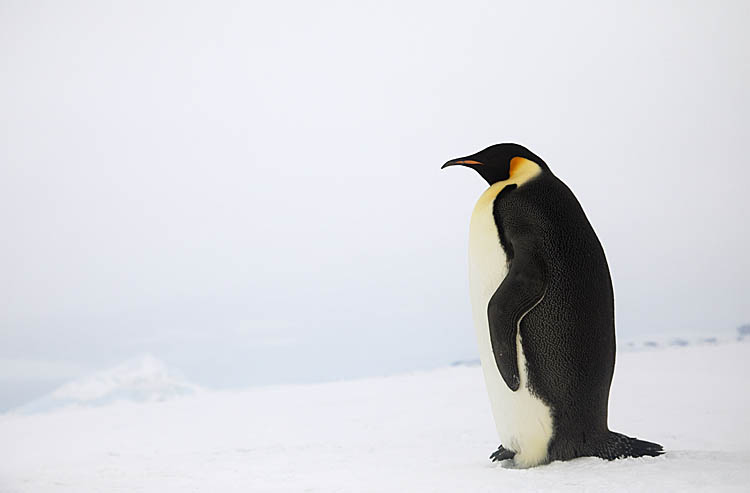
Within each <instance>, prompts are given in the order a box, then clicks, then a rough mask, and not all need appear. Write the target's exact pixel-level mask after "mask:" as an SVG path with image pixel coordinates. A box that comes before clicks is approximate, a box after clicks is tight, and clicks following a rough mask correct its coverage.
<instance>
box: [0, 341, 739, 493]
mask: <svg viewBox="0 0 750 493" xmlns="http://www.w3.org/2000/svg"><path fill="white" fill-rule="evenodd" d="M748 370H750V344H748V343H731V344H720V345H713V346H712V345H703V346H690V347H684V348H668V349H662V350H658V351H645V352H630V353H627V352H626V353H621V354H619V355H618V363H617V370H616V374H615V381H614V384H613V388H612V398H611V405H610V427H611V428H612V429H614V430H617V431H620V432H623V433H626V434H629V435H631V436H633V435H634V436H638V437H640V438H644V439H647V440H652V441H657V442H659V443H662V444H663V445H664V446H665V448H666V450H667V454H666V455H664V456H662V457H657V458H643V459H625V460H619V461H614V462H606V461H602V460H599V459H594V458H585V459H578V460H574V461H570V462H556V463H553V464H550V465H547V466H542V467H538V468H535V469H529V470H516V469H510V468H508V467H503V466H502V465H497V464H491V463H490V462H489V461H488V459H487V456H488V455H489V454H490V452H491V451H493V450H494V449H495V448H496V446H497V444H498V443H497V439H496V438H495V430H494V425H493V423H492V417H491V415H490V409H489V403H488V400H487V396H486V394H485V390H484V383H483V381H482V375H481V372H480V369H479V368H477V367H452V368H446V369H441V370H436V371H430V372H424V373H418V374H411V375H403V376H394V377H385V378H374V379H367V380H359V381H349V382H337V383H328V384H317V385H304V386H279V387H266V388H254V389H248V390H244V391H232V392H209V391H198V392H196V393H194V394H192V395H189V396H179V397H175V398H172V399H170V400H166V401H160V402H140V403H134V402H117V403H114V404H109V405H103V406H101V405H100V406H98V407H80V406H79V407H74V408H64V409H59V410H56V411H51V412H45V413H37V414H20V413H15V414H14V413H9V414H5V415H0V437H2V440H1V441H0V491H2V492H27V491H28V492H37V491H38V492H46V491H62V492H65V491H75V492H81V491H108V492H110V491H128V492H136V491H154V492H166V491H219V492H227V491H244V492H246V491H253V492H256V491H257V492H266V491H268V492H277V491H295V492H297V491H321V492H332V491H346V492H361V491H379V492H384V491H427V492H439V491H450V492H456V491H466V492H482V491H500V490H504V491H513V492H518V491H576V492H578V491H640V492H643V491H748V490H750V412H748V411H750V396H749V395H748V392H747V391H748V384H747V380H746V377H747V375H748V373H750V372H749V371H748Z"/></svg>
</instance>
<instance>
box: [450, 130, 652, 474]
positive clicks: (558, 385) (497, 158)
mask: <svg viewBox="0 0 750 493" xmlns="http://www.w3.org/2000/svg"><path fill="white" fill-rule="evenodd" d="M453 164H460V165H463V166H468V167H472V168H473V169H475V170H476V171H478V172H479V173H480V175H482V176H483V177H484V178H485V179H486V180H487V182H488V183H489V184H490V187H489V188H488V189H487V190H486V191H485V192H484V193H483V194H482V195H481V197H480V198H479V200H478V202H477V204H476V206H475V208H474V210H473V212H472V217H471V225H470V238H469V277H470V290H471V293H470V294H471V302H472V312H473V318H474V325H475V328H476V331H477V340H478V345H479V351H480V360H481V363H482V370H483V374H484V377H485V383H486V386H487V391H488V394H489V397H490V404H491V407H492V412H493V416H494V419H495V424H496V428H497V432H498V435H499V438H500V440H501V444H502V445H501V446H500V447H499V449H498V451H497V452H495V453H494V454H493V455H492V456H491V458H492V459H493V460H504V459H513V461H514V462H515V464H516V465H517V466H518V467H531V466H536V465H539V464H544V463H547V462H549V461H552V460H567V459H572V458H575V457H581V456H597V457H602V458H606V459H615V458H618V457H637V456H641V455H659V454H660V453H661V452H662V448H661V446H660V445H657V444H653V443H650V442H644V441H641V440H637V439H634V438H629V437H626V436H624V435H620V434H618V433H614V432H611V431H609V429H608V427H607V407H608V399H609V387H610V384H611V381H612V375H613V372H614V361H615V333H614V296H613V290H612V282H611V279H610V275H609V268H608V266H607V261H606V258H605V256H604V251H603V249H602V247H601V244H600V243H599V240H598V238H597V236H596V233H595V232H594V230H593V228H592V227H591V225H590V224H589V222H588V220H587V219H586V216H585V214H584V212H583V209H582V208H581V206H580V204H579V203H578V201H577V200H576V198H575V196H574V195H573V194H572V192H571V191H570V190H569V189H568V187H567V186H565V184H563V183H562V182H561V181H560V180H559V179H558V178H557V177H555V176H554V175H553V174H552V172H551V171H550V170H549V168H548V167H547V165H546V163H544V161H542V160H541V158H539V157H538V156H536V155H535V154H533V153H531V152H530V151H529V150H528V149H526V148H524V147H522V146H518V145H516V144H499V145H496V146H492V147H489V148H487V149H485V150H483V151H481V152H479V153H477V154H474V155H472V156H469V157H467V158H461V159H457V160H453V161H449V162H448V163H446V165H444V167H445V166H448V165H453Z"/></svg>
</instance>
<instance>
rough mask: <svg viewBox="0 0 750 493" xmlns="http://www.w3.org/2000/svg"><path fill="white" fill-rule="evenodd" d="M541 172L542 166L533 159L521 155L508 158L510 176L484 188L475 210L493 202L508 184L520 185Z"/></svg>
mask: <svg viewBox="0 0 750 493" xmlns="http://www.w3.org/2000/svg"><path fill="white" fill-rule="evenodd" d="M541 172H542V168H541V167H540V166H539V165H538V164H536V163H535V162H534V161H530V160H528V159H526V158H522V157H514V158H513V159H511V160H510V176H509V177H508V179H507V180H503V181H499V182H497V183H495V184H493V185H492V186H491V187H490V188H488V189H487V190H485V191H484V193H483V194H482V196H481V197H479V200H478V201H477V205H476V206H475V210H476V209H477V208H481V207H483V206H487V205H489V204H491V203H492V202H494V201H495V197H497V195H498V194H499V193H500V192H501V191H502V189H503V188H505V187H507V186H508V185H516V186H518V187H520V186H522V185H523V184H524V183H527V182H529V181H531V180H532V179H533V178H535V177H536V176H537V175H538V174H539V173H541Z"/></svg>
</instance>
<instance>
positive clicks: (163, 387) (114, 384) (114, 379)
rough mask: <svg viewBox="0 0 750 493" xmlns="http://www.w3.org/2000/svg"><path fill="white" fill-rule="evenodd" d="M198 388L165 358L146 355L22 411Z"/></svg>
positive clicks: (156, 398)
mask: <svg viewBox="0 0 750 493" xmlns="http://www.w3.org/2000/svg"><path fill="white" fill-rule="evenodd" d="M198 390H199V387H198V386H196V385H193V384H191V383H189V382H187V381H186V380H185V379H184V378H183V377H182V376H180V375H178V374H176V373H175V372H174V371H173V370H170V369H168V368H167V366H166V365H165V364H164V363H163V362H162V361H160V360H158V359H157V358H155V357H154V356H152V355H150V354H144V355H141V356H138V357H135V358H133V359H131V360H129V361H126V362H124V363H122V364H120V365H118V366H116V367H114V368H111V369H108V370H105V371H101V372H99V373H96V374H94V375H91V376H88V377H84V378H80V379H77V380H74V381H72V382H69V383H66V384H65V385H63V386H62V387H60V388H58V389H57V390H55V391H54V392H52V393H51V394H50V395H48V396H45V397H42V398H40V399H37V400H35V401H32V402H30V403H29V404H26V405H25V406H23V407H22V408H21V409H20V410H19V411H21V412H26V413H28V412H41V411H50V410H54V409H58V408H62V407H66V406H72V405H78V406H101V405H106V404H111V403H113V402H117V401H121V400H126V401H134V402H146V401H163V400H167V399H170V398H173V397H175V396H179V395H185V394H192V393H194V392H196V391H198Z"/></svg>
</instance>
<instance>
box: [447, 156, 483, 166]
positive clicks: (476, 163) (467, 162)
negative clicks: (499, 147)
mask: <svg viewBox="0 0 750 493" xmlns="http://www.w3.org/2000/svg"><path fill="white" fill-rule="evenodd" d="M483 164H484V163H481V162H479V161H475V160H473V159H468V158H465V157H460V158H458V159H451V160H450V161H448V162H447V163H445V164H444V165H442V166H441V167H440V169H443V168H447V167H448V166H456V165H461V166H482V165H483Z"/></svg>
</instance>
